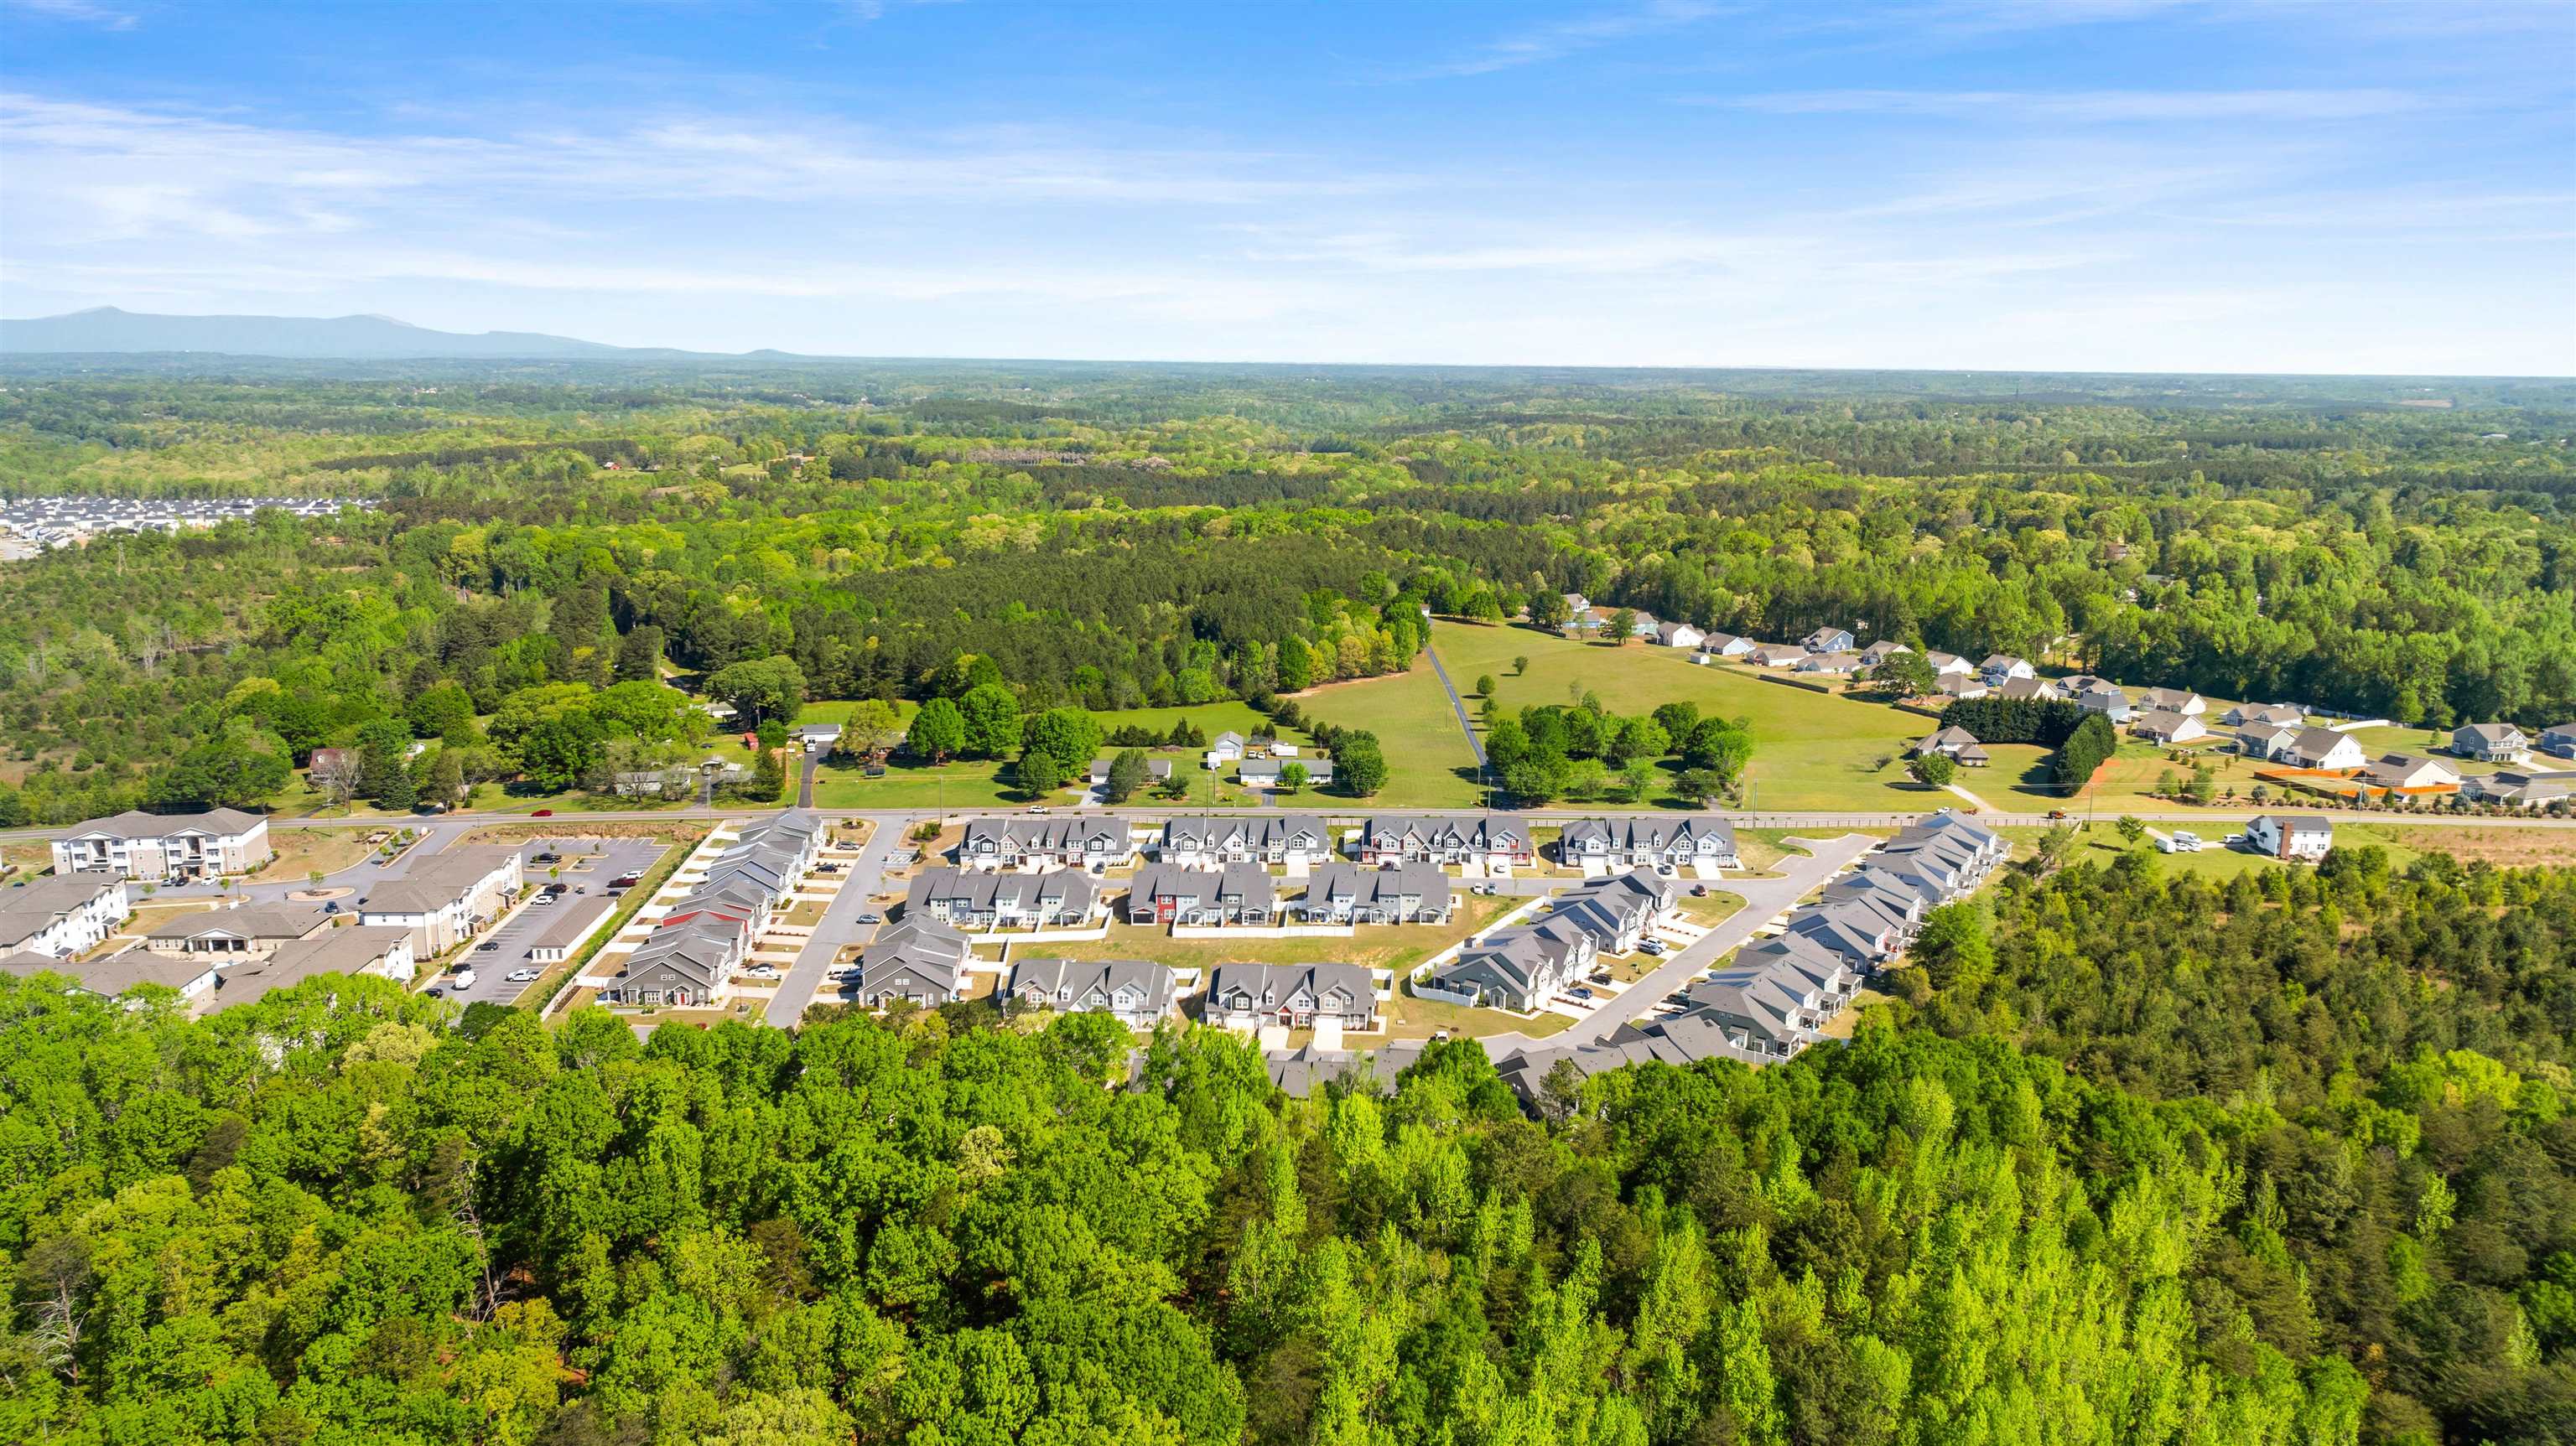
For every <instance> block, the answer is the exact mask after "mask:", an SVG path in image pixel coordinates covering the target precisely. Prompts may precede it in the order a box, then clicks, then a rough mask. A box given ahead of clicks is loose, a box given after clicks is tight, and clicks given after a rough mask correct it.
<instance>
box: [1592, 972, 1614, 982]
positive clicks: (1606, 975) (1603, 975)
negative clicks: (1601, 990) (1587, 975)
mask: <svg viewBox="0 0 2576 1446" xmlns="http://www.w3.org/2000/svg"><path fill="white" fill-rule="evenodd" d="M1592 982H1593V983H1595V984H1607V983H1609V982H1610V971H1609V970H1607V969H1595V970H1593V971H1592Z"/></svg>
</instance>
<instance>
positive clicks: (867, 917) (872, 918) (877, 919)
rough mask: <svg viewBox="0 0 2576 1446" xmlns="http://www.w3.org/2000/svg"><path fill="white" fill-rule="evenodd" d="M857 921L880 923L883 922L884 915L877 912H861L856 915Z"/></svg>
mask: <svg viewBox="0 0 2576 1446" xmlns="http://www.w3.org/2000/svg"><path fill="white" fill-rule="evenodd" d="M858 922H859V923H862V924H882V923H884V922H885V915H883V914H878V913H866V914H861V915H860V916H859V917H858Z"/></svg>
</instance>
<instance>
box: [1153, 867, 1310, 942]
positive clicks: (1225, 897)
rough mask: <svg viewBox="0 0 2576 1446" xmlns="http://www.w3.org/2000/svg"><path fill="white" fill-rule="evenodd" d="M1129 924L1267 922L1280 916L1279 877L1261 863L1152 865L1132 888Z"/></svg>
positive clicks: (1197, 924) (1197, 925) (1199, 924)
mask: <svg viewBox="0 0 2576 1446" xmlns="http://www.w3.org/2000/svg"><path fill="white" fill-rule="evenodd" d="M1126 912H1127V922H1128V923H1130V924H1182V925H1190V926H1194V927H1208V926H1216V925H1225V924H1247V925H1266V924H1269V923H1271V922H1273V921H1274V920H1276V919H1277V918H1278V916H1279V881H1278V880H1277V879H1275V878H1272V877H1271V875H1270V871H1269V870H1268V869H1265V868H1263V867H1262V866H1261V865H1259V864H1253V863H1238V864H1223V865H1220V866H1219V867H1216V868H1213V869H1185V868H1183V867H1181V866H1180V865H1178V864H1166V863H1151V864H1147V865H1146V866H1145V867H1143V868H1141V869H1139V870H1137V871H1136V878H1135V881H1134V882H1133V883H1132V884H1130V885H1129V887H1128V890H1127V910H1126Z"/></svg>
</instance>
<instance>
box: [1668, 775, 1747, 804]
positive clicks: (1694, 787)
mask: <svg viewBox="0 0 2576 1446" xmlns="http://www.w3.org/2000/svg"><path fill="white" fill-rule="evenodd" d="M1733 781H1734V780H1732V779H1730V778H1728V777H1726V776H1725V775H1724V774H1721V773H1719V772H1718V771H1717V770H1716V769H1714V768H1685V769H1683V770H1682V771H1681V775H1680V776H1679V777H1677V778H1675V779H1674V780H1673V787H1674V788H1675V789H1676V790H1677V791H1678V792H1679V793H1680V794H1681V796H1682V797H1684V798H1688V799H1695V800H1697V801H1699V802H1700V803H1703V804H1705V803H1708V802H1710V801H1712V800H1714V799H1717V798H1720V797H1723V796H1724V795H1725V793H1726V790H1727V788H1728V787H1729V785H1731V784H1732V783H1733Z"/></svg>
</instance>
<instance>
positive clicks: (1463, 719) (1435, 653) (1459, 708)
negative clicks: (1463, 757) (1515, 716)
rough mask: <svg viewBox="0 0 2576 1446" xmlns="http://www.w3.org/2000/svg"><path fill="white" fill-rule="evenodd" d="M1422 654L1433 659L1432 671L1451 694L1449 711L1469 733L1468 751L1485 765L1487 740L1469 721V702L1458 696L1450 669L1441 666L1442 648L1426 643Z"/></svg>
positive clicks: (1462, 730)
mask: <svg viewBox="0 0 2576 1446" xmlns="http://www.w3.org/2000/svg"><path fill="white" fill-rule="evenodd" d="M1422 655H1423V656H1424V657H1426V658H1429V659H1430V660H1431V671H1432V672H1434V673H1436V674H1438V675H1439V678H1440V686H1441V688H1442V690H1443V691H1445V692H1447V693H1448V695H1449V711H1450V712H1452V713H1455V714H1457V715H1458V731H1459V732H1461V733H1464V734H1466V735H1467V751H1468V752H1470V753H1473V754H1475V755H1476V766H1477V767H1478V768H1482V767H1484V766H1485V741H1484V740H1483V739H1481V738H1478V737H1477V736H1476V727H1475V725H1474V724H1472V723H1469V722H1468V721H1467V704H1466V701H1465V700H1464V699H1461V698H1460V697H1459V696H1458V685H1457V684H1455V683H1452V682H1450V681H1449V670H1448V669H1447V668H1444V667H1442V666H1440V650H1439V649H1438V648H1435V647H1432V646H1431V645H1430V644H1428V643H1425V644H1423V647H1422Z"/></svg>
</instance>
